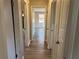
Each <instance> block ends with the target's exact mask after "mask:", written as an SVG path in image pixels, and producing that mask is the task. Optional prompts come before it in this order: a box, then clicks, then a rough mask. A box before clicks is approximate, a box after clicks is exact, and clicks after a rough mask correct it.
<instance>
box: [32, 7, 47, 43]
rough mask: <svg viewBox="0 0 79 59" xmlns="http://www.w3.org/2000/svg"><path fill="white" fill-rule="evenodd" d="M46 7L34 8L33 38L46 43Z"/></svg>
mask: <svg viewBox="0 0 79 59" xmlns="http://www.w3.org/2000/svg"><path fill="white" fill-rule="evenodd" d="M45 11H46V10H45V9H44V8H33V9H32V40H38V41H39V42H40V43H41V44H44V40H45V21H46V19H45V14H46V12H45Z"/></svg>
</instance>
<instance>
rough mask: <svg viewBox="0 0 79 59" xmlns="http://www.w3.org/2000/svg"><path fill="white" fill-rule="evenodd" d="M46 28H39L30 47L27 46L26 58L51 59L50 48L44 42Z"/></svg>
mask: <svg viewBox="0 0 79 59" xmlns="http://www.w3.org/2000/svg"><path fill="white" fill-rule="evenodd" d="M43 34H44V30H43V29H42V28H37V29H36V30H35V35H34V37H33V40H32V42H31V44H30V47H29V48H25V59H50V50H48V49H47V47H46V44H45V43H44V35H43Z"/></svg>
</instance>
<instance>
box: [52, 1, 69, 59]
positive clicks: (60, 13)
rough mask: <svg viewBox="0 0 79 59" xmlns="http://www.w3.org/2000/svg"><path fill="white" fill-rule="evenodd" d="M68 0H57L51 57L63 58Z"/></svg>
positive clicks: (54, 58)
mask: <svg viewBox="0 0 79 59" xmlns="http://www.w3.org/2000/svg"><path fill="white" fill-rule="evenodd" d="M68 9H69V1H68V0H66V1H65V0H64V1H62V0H57V4H56V15H55V30H54V45H53V46H54V47H53V59H63V58H64V57H63V53H64V41H65V32H66V25H67V19H68Z"/></svg>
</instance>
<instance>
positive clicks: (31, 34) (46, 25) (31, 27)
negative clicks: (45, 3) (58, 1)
mask: <svg viewBox="0 0 79 59" xmlns="http://www.w3.org/2000/svg"><path fill="white" fill-rule="evenodd" d="M33 8H45V9H46V12H45V13H46V14H45V17H47V8H46V7H38V6H31V21H30V32H31V33H30V37H31V41H32V17H33V16H32V10H33ZM46 26H47V18H45V32H44V42H45V43H47V41H46Z"/></svg>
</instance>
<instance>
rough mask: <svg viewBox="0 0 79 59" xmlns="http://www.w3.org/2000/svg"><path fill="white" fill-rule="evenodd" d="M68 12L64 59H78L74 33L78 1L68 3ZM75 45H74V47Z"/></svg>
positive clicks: (78, 9)
mask: <svg viewBox="0 0 79 59" xmlns="http://www.w3.org/2000/svg"><path fill="white" fill-rule="evenodd" d="M70 2H71V4H70V11H69V19H68V26H67V33H66V43H65V56H64V57H65V58H66V59H79V58H78V54H76V52H77V53H78V51H79V50H77V49H78V45H77V44H78V43H79V42H78V41H77V40H75V39H77V37H76V38H75V33H76V24H77V20H78V19H77V17H78V13H79V0H71V1H70ZM74 43H75V45H74Z"/></svg>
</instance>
